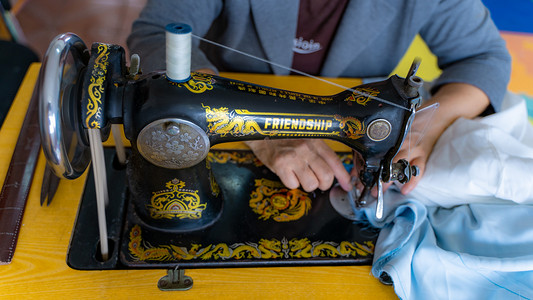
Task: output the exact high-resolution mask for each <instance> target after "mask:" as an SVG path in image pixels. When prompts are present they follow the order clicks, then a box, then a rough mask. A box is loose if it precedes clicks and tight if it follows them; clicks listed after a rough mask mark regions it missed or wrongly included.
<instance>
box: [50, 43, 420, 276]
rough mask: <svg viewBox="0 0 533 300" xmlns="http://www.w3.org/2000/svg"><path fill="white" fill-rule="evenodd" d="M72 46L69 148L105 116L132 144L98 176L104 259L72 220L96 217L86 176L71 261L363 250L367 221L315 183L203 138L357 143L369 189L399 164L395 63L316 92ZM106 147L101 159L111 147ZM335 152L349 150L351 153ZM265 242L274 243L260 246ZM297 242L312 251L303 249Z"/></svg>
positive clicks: (341, 257)
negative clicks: (185, 71)
mask: <svg viewBox="0 0 533 300" xmlns="http://www.w3.org/2000/svg"><path fill="white" fill-rule="evenodd" d="M71 52H74V54H73V56H74V57H75V60H77V62H78V63H80V60H81V61H82V62H81V63H82V64H83V65H85V67H83V68H77V70H79V73H78V75H79V77H78V78H77V80H76V81H73V82H67V83H62V88H61V89H62V90H65V91H67V90H68V93H64V94H65V96H63V97H62V100H61V101H62V102H61V105H60V106H61V107H60V110H62V111H66V112H67V113H64V116H63V119H62V122H64V123H68V124H66V125H65V126H66V127H68V128H70V129H72V131H73V132H74V133H73V134H74V135H75V136H76V138H75V139H74V140H75V141H76V143H77V145H76V147H77V148H78V150H77V151H76V152H77V153H85V152H86V151H87V149H88V138H87V136H86V135H87V133H86V130H87V129H88V128H99V129H100V130H101V132H102V133H103V135H104V139H107V136H108V134H109V126H110V124H112V123H113V124H123V125H124V133H125V135H126V137H127V138H128V139H129V140H130V141H131V145H132V148H131V151H130V154H129V159H128V162H127V167H126V170H125V171H124V170H121V169H120V168H119V169H117V170H114V169H113V168H110V170H108V171H107V172H108V178H110V177H111V178H112V179H109V180H111V181H113V182H116V180H118V179H120V178H123V179H124V181H125V182H127V184H126V185H121V184H120V183H118V184H111V185H110V186H111V187H110V194H111V195H112V196H110V201H111V204H110V206H111V208H110V211H111V213H110V216H109V217H108V218H110V219H111V224H115V225H114V226H115V229H114V230H111V231H112V232H115V233H111V234H110V239H112V240H113V241H114V244H115V245H117V247H115V250H114V253H115V254H114V255H113V256H112V259H111V261H113V263H110V262H102V261H98V260H96V261H95V260H94V258H95V257H96V256H97V255H90V257H91V258H88V259H86V258H84V257H83V256H84V255H86V249H87V247H93V248H94V249H95V250H96V245H97V243H98V237H97V235H95V232H97V226H95V225H94V224H93V225H88V224H81V223H94V213H95V212H94V211H91V210H93V208H94V207H93V206H94V205H92V204H90V202H91V201H94V200H93V198H94V190H93V189H91V186H90V185H91V183H90V181H89V183H88V187H87V191H86V193H84V198H83V201H82V205H81V206H80V213H79V219H78V221H77V225H76V228H77V229H76V230H75V232H74V234H73V241H72V243H71V247H70V252H71V254H69V257H71V260H70V262H69V263H70V264H71V266H73V267H74V268H80V269H94V268H99V267H103V266H108V267H104V268H116V267H117V266H118V267H170V266H174V265H177V264H179V265H181V266H186V267H204V266H207V267H213V266H234V265H263V264H273V265H287V264H288V265H293V264H350V263H361V262H363V263H368V262H369V259H370V258H369V257H371V252H372V249H371V248H372V246H371V243H372V239H375V237H376V234H377V233H376V232H375V231H372V230H370V231H368V226H367V225H360V224H359V225H357V224H354V223H353V222H352V221H350V220H346V219H344V218H343V217H342V216H340V215H338V214H336V212H335V210H334V209H332V208H331V205H329V202H328V201H327V199H328V195H327V193H322V192H315V193H305V192H303V191H300V190H296V191H291V190H288V189H286V188H285V187H284V186H283V185H282V184H281V183H280V182H279V179H277V177H276V176H275V175H274V174H272V173H270V172H269V171H268V170H267V169H266V168H265V167H264V166H262V165H261V164H260V162H258V161H257V159H254V158H253V155H251V153H249V152H248V153H246V152H231V151H230V152H224V151H222V152H220V151H218V152H217V151H214V152H213V151H211V152H210V151H209V150H210V148H211V146H213V145H215V144H219V143H225V142H234V141H246V140H256V139H281V138H321V139H332V140H336V141H339V142H341V143H344V144H346V145H348V146H349V147H351V148H352V149H354V150H355V151H356V153H358V154H359V155H360V158H361V159H362V161H363V166H362V168H361V170H360V177H361V180H362V182H363V184H364V185H365V189H370V188H371V187H372V186H374V185H375V184H376V182H377V181H378V180H383V181H389V180H390V179H392V177H394V176H396V175H397V173H398V172H408V171H409V170H407V171H406V170H394V168H393V163H392V161H393V159H394V156H395V155H396V153H397V152H398V150H399V149H400V147H401V145H402V143H403V140H404V138H405V136H406V134H407V132H408V130H409V126H410V123H411V121H412V116H413V114H414V110H415V107H416V106H417V105H418V104H419V101H420V98H419V95H418V92H417V90H416V89H417V88H418V85H416V84H415V85H414V86H413V84H411V83H410V82H409V80H405V79H403V78H400V77H398V76H393V77H391V78H389V79H387V80H385V81H380V82H376V83H371V84H364V85H360V86H357V87H355V88H353V90H352V91H343V92H341V93H338V94H336V95H332V96H315V95H308V94H303V93H297V92H291V91H286V90H280V89H275V88H270V87H266V86H259V85H255V84H251V83H246V82H242V81H236V80H231V79H227V78H222V77H219V76H213V75H208V74H202V73H192V74H191V78H190V79H188V80H186V81H183V82H173V81H171V80H169V79H168V78H167V77H166V75H165V73H164V72H154V73H149V74H132V73H130V71H129V69H128V68H127V66H126V65H125V59H124V50H123V49H122V48H121V47H120V46H116V45H106V44H100V43H96V44H95V45H93V48H92V51H91V57H90V59H88V60H87V58H79V57H78V56H81V57H83V56H82V55H81V54H80V55H76V53H78V52H79V50H75V51H72V50H71ZM411 76H414V73H413V74H408V79H409V78H411ZM411 79H412V78H411ZM95 95H96V96H97V97H96V98H97V100H98V101H94V100H95ZM380 99H381V100H383V99H384V100H385V101H380ZM45 153H46V150H45ZM250 155H251V156H250ZM345 155H348V157H349V156H350V155H351V153H347V154H345ZM79 157H81V158H79ZM84 157H86V155H78V159H70V158H68V159H67V160H72V162H75V163H76V164H77V166H76V168H75V169H77V170H80V169H82V170H83V169H84V167H83V166H84V165H85V166H87V165H88V163H89V161H88V159H85V158H84ZM56 160H57V159H56ZM107 160H108V164H109V165H110V166H112V165H113V163H112V158H109V157H108V158H107ZM49 161H53V159H50V158H49ZM60 161H62V160H61V159H60ZM80 161H81V162H80ZM347 161H351V162H352V163H353V158H348V159H347ZM60 163H62V162H60ZM53 164H54V163H52V165H53ZM224 164H226V165H224ZM407 168H409V166H407ZM54 170H55V171H56V173H57V175H60V176H64V177H67V178H69V177H75V176H74V175H73V176H71V175H69V176H66V175H65V174H61V173H60V172H58V170H64V168H57V167H56V168H54ZM78 173H79V172H78ZM393 173H394V174H393ZM217 174H218V175H217ZM254 174H255V175H254ZM75 175H76V176H77V174H75ZM217 176H218V177H217ZM113 195H115V196H113ZM114 197H118V198H120V200H118V199H113V198H114ZM258 199H259V200H258ZM294 199H298V201H296V200H294ZM310 199H312V201H311V200H310ZM300 200H301V201H303V202H299V201H300ZM311 202H313V205H311V204H310V203H311ZM302 203H303V204H302ZM306 203H309V204H306ZM268 206H270V208H269V207H268ZM83 207H93V208H87V209H86V210H85V211H84V210H83V209H82V208H83ZM265 207H266V208H268V209H266V208H265ZM284 209H286V210H287V211H284ZM252 211H253V212H252ZM258 211H260V212H259V213H258ZM272 211H275V213H272ZM265 214H267V215H268V214H270V215H268V217H267V216H265ZM296 216H298V218H297V217H296ZM276 217H277V218H278V220H276ZM284 218H285V219H284ZM291 222H293V223H291ZM246 227H248V228H246ZM90 228H92V229H90ZM365 228H366V229H365ZM244 229H248V230H244ZM365 230H367V231H368V232H371V234H368V233H367V234H366V238H367V240H366V242H368V243H369V244H366V246H365V244H364V243H365V242H363V241H361V237H362V236H365V234H363V235H361V234H362V233H361V232H365ZM141 232H142V236H143V237H144V239H141ZM90 236H91V237H90ZM313 239H314V240H313ZM358 239H359V241H360V243H359V242H357V241H356V240H358ZM222 244H223V245H224V246H220V245H222ZM267 244H269V245H270V246H271V247H273V248H270V250H264V249H265V248H264V247H265V245H267ZM303 244H305V245H303ZM299 245H300V246H301V245H303V246H302V247H304V248H305V247H311V248H309V249H307V248H306V249H307V250H309V251H310V249H313V250H312V251H311V252H308V251H307V250H306V251H307V252H301V251H302V249H299V248H298V247H299ZM320 245H322V246H320ZM328 245H329V246H328ZM358 245H359V246H358ZM217 247H220V248H218V249H219V250H215V249H216V248H217ZM261 247H263V248H261ZM320 247H322V248H320ZM328 247H329V248H328ZM350 247H351V248H350ZM358 247H359V248H358ZM352 248H353V249H352ZM84 249H85V250H84ZM291 249H292V250H291ZM335 249H336V250H335ZM349 249H352V250H349ZM210 251H211V252H210ZM213 251H214V252H213ZM343 251H344V252H343ZM154 253H157V255H156V254H154ZM208 253H210V254H208ZM236 253H240V254H238V255H237V254H236ZM304 253H305V255H304ZM358 253H359V254H358ZM361 253H366V254H367V255H366V256H365V255H361ZM150 255H151V256H150ZM239 255H240V256H239ZM368 255H370V256H368ZM310 258H312V259H311V260H309V259H310ZM90 261H93V262H94V263H91V262H90ZM304 261H305V262H304ZM110 264H111V265H113V266H114V267H109V266H110Z"/></svg>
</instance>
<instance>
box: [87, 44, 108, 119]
mask: <svg viewBox="0 0 533 300" xmlns="http://www.w3.org/2000/svg"><path fill="white" fill-rule="evenodd" d="M97 49H98V52H97V54H98V56H97V57H96V59H95V60H94V66H93V71H92V73H91V78H90V79H89V80H90V84H89V87H88V91H87V92H88V94H89V101H88V103H87V116H86V118H85V125H86V126H87V128H92V129H96V128H100V123H101V119H102V96H103V93H104V81H105V78H106V74H107V66H108V64H109V62H108V57H109V51H108V49H109V47H108V45H106V44H98V48H97Z"/></svg>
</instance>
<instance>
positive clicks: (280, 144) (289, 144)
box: [246, 139, 352, 192]
mask: <svg viewBox="0 0 533 300" xmlns="http://www.w3.org/2000/svg"><path fill="white" fill-rule="evenodd" d="M246 144H247V145H248V146H249V147H250V148H251V149H252V151H253V152H254V154H255V155H256V156H257V158H258V159H259V160H260V161H261V162H263V163H264V164H265V165H266V166H267V167H268V168H269V169H270V170H271V171H272V172H274V173H275V174H276V175H278V177H279V178H280V180H281V181H282V182H283V184H284V185H285V186H286V187H287V188H289V189H295V188H298V187H299V186H302V189H303V190H305V191H306V192H311V191H314V190H316V189H317V188H319V189H321V190H323V191H324V190H327V189H329V188H330V187H331V186H332V185H333V180H334V179H335V178H337V181H338V182H339V184H340V186H341V187H342V188H343V189H344V190H346V191H349V190H351V189H352V185H351V183H350V175H349V174H348V172H347V171H346V169H345V168H344V166H343V165H342V163H341V161H340V159H339V157H338V156H337V154H335V152H334V151H333V150H332V149H331V148H330V147H329V146H328V145H327V144H326V143H325V142H324V141H322V140H319V139H280V140H259V141H247V142H246Z"/></svg>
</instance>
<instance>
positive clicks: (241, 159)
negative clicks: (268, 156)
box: [207, 151, 263, 167]
mask: <svg viewBox="0 0 533 300" xmlns="http://www.w3.org/2000/svg"><path fill="white" fill-rule="evenodd" d="M207 161H208V162H210V163H217V164H225V163H228V162H232V163H236V164H252V163H253V164H254V165H255V166H256V167H260V166H263V163H262V162H261V161H260V160H258V159H257V157H255V155H254V154H253V153H252V152H249V151H247V152H227V151H214V152H213V151H211V152H209V153H208V154H207Z"/></svg>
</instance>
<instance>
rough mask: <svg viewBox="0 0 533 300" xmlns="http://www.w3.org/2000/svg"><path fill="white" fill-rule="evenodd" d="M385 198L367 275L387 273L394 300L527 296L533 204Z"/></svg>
mask: <svg viewBox="0 0 533 300" xmlns="http://www.w3.org/2000/svg"><path fill="white" fill-rule="evenodd" d="M391 198H396V199H395V200H392V199H391ZM387 200H388V202H387V203H391V202H393V201H394V202H396V203H397V206H396V207H395V208H394V209H393V210H392V211H391V213H390V215H389V216H388V219H386V221H385V222H383V223H379V224H378V223H375V225H378V226H383V228H382V231H381V233H380V236H379V239H378V241H377V243H376V249H375V253H374V256H375V258H374V263H373V266H372V274H373V275H374V276H375V277H377V278H380V277H382V276H383V273H386V274H388V276H390V279H391V280H392V282H393V283H394V290H395V292H396V294H397V295H398V296H399V297H400V298H401V299H533V222H532V220H533V206H528V205H518V204H510V205H506V204H471V205H461V206H456V207H453V208H442V207H426V206H425V205H423V204H421V203H420V202H418V201H417V200H416V199H411V198H406V197H404V196H403V195H401V194H400V193H399V192H397V191H389V192H388V199H387ZM371 214H372V212H371V213H370V215H371Z"/></svg>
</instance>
